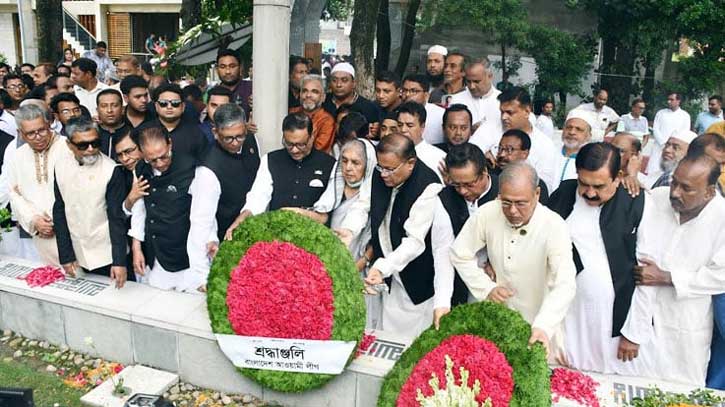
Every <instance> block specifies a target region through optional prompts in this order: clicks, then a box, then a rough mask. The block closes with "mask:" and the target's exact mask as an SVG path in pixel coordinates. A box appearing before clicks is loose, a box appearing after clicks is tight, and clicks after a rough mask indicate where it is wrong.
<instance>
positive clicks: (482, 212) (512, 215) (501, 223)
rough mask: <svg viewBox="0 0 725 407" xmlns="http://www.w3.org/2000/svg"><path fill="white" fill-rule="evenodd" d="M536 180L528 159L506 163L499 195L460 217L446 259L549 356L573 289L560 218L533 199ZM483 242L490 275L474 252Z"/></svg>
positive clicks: (476, 292) (568, 250) (474, 292)
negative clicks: (511, 314) (525, 326)
mask: <svg viewBox="0 0 725 407" xmlns="http://www.w3.org/2000/svg"><path fill="white" fill-rule="evenodd" d="M538 185H539V178H538V176H537V175H536V171H535V170H534V168H533V167H531V166H530V165H529V164H527V163H524V162H513V163H510V164H509V165H507V166H506V168H505V169H504V170H503V171H502V172H501V175H500V176H499V197H498V198H499V199H497V200H494V201H491V202H489V203H487V204H485V205H483V206H482V207H480V208H479V209H478V212H476V214H475V215H473V216H471V217H470V218H469V219H468V221H466V224H465V225H464V226H463V229H461V232H460V233H459V235H458V237H457V238H456V241H455V242H454V243H453V246H451V262H452V263H453V266H454V267H455V268H456V270H457V271H458V274H459V275H460V276H461V279H462V280H463V281H464V282H465V283H466V286H467V287H468V289H469V291H470V292H471V294H472V295H473V296H474V297H475V298H476V299H477V300H478V301H485V300H488V301H493V302H497V303H505V304H506V305H508V306H509V307H510V308H512V309H514V310H517V311H519V312H521V315H522V316H523V317H524V319H525V320H526V321H527V322H529V323H530V324H531V325H532V331H531V337H530V339H529V343H531V344H533V343H534V342H540V343H541V344H543V346H544V348H545V349H546V351H547V354H549V355H551V356H554V355H553V352H551V353H550V352H549V351H550V349H551V350H554V349H558V348H559V344H561V340H562V336H561V332H560V331H561V328H562V326H561V325H562V322H563V321H564V317H565V316H566V313H567V311H568V309H569V305H570V304H571V302H572V300H573V299H574V295H575V293H576V282H575V278H576V268H575V266H574V261H573V254H572V243H571V239H570V238H569V231H568V228H567V225H566V222H564V220H563V219H562V218H561V217H560V216H559V215H558V214H556V213H555V212H553V211H551V210H550V209H548V208H546V207H545V206H543V205H541V204H539V202H538V201H539V194H540V189H539V186H538ZM483 248H487V249H488V259H489V263H490V264H491V267H492V268H493V271H494V273H495V280H492V279H491V278H490V277H489V276H488V275H487V274H486V273H484V272H483V270H482V269H481V268H479V267H478V264H477V257H476V253H477V252H478V251H479V250H481V249H483ZM552 340H553V341H554V343H553V344H552V343H551V342H552ZM557 353H558V351H557ZM557 356H558V355H557Z"/></svg>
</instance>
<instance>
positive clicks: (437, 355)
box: [396, 335, 514, 407]
mask: <svg viewBox="0 0 725 407" xmlns="http://www.w3.org/2000/svg"><path fill="white" fill-rule="evenodd" d="M446 355H448V356H449V357H450V358H451V360H453V362H454V368H453V372H454V375H455V380H456V381H457V382H458V381H460V380H461V372H460V368H461V367H464V368H465V369H466V370H468V372H469V377H468V383H466V386H467V387H469V388H473V386H474V383H475V381H476V380H478V381H479V382H480V384H481V391H480V393H479V394H478V395H477V396H476V401H478V402H479V403H480V404H483V403H485V402H486V399H491V405H492V406H493V407H508V405H509V402H510V401H511V397H512V395H513V391H514V380H513V369H512V368H511V365H509V363H508V361H507V360H506V356H505V355H504V354H503V353H501V351H500V350H499V349H498V347H496V345H495V344H493V343H492V342H490V341H487V340H485V339H483V338H480V337H478V336H475V335H454V336H451V337H449V338H447V339H446V340H444V341H443V342H441V343H440V344H439V345H438V346H437V347H436V348H435V349H433V350H432V351H430V352H428V354H426V355H425V356H423V357H422V358H421V359H420V360H418V363H417V364H416V365H415V367H414V368H413V370H412V372H411V374H410V376H409V377H408V380H407V381H406V382H405V384H404V385H403V387H402V389H401V390H400V394H399V396H398V400H397V402H396V406H397V407H418V406H419V404H420V403H419V402H418V401H417V400H416V397H417V392H418V390H421V391H422V394H423V396H425V397H430V396H431V395H433V389H431V388H430V384H429V381H430V378H431V375H432V374H433V373H435V374H436V376H437V377H438V378H439V381H440V382H439V387H440V388H441V389H445V388H446V385H447V382H446V380H445V377H446V375H445V369H446V361H445V357H446Z"/></svg>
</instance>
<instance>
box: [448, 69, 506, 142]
mask: <svg viewBox="0 0 725 407" xmlns="http://www.w3.org/2000/svg"><path fill="white" fill-rule="evenodd" d="M500 94H501V91H500V90H498V89H496V87H495V86H493V71H492V69H491V61H489V60H488V58H485V57H484V58H481V59H478V60H474V61H472V62H471V63H469V64H467V65H466V90H464V91H463V92H460V93H456V94H455V95H452V98H451V105H452V104H456V103H460V104H463V105H466V107H468V110H470V111H471V116H472V118H473V126H472V128H471V131H472V132H475V131H476V130H477V129H478V128H479V127H480V126H482V125H487V126H491V127H489V128H490V129H491V130H492V131H497V132H499V133H501V120H500V118H501V112H500V111H499V105H500V103H499V101H498V99H497V98H498V95H500ZM449 106H450V105H449Z"/></svg>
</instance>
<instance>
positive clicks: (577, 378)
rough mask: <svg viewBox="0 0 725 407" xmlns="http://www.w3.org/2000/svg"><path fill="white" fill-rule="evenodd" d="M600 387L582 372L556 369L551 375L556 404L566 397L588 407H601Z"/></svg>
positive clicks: (553, 396) (553, 397)
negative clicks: (598, 389)
mask: <svg viewBox="0 0 725 407" xmlns="http://www.w3.org/2000/svg"><path fill="white" fill-rule="evenodd" d="M598 386H599V383H597V382H596V381H594V379H592V378H591V377H589V376H587V375H585V374H584V373H581V372H575V371H573V370H568V369H563V368H556V369H554V370H553V372H552V374H551V393H552V399H553V401H554V402H558V401H559V399H560V398H562V397H564V398H567V399H569V400H572V401H576V402H577V403H579V404H581V405H583V406H586V407H599V400H598V399H597V387H598Z"/></svg>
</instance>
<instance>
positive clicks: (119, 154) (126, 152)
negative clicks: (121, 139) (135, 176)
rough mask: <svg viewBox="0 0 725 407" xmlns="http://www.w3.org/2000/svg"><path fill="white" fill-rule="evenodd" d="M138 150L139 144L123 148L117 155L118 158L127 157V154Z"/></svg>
mask: <svg viewBox="0 0 725 407" xmlns="http://www.w3.org/2000/svg"><path fill="white" fill-rule="evenodd" d="M136 150H138V146H133V147H129V148H127V149H125V150H123V151H119V152H118V153H116V156H117V157H118V158H121V157H125V156H128V155H131V153H133V152H134V151H136Z"/></svg>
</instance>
